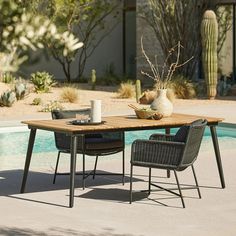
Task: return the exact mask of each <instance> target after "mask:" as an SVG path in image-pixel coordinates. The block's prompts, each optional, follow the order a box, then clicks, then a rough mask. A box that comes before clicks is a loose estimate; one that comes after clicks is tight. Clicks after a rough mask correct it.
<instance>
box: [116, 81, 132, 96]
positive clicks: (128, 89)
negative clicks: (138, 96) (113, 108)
mask: <svg viewBox="0 0 236 236" xmlns="http://www.w3.org/2000/svg"><path fill="white" fill-rule="evenodd" d="M134 96H135V85H134V84H133V82H132V81H127V82H123V83H121V84H120V87H119V89H118V97H119V98H132V97H134Z"/></svg>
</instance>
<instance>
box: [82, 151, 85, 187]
mask: <svg viewBox="0 0 236 236" xmlns="http://www.w3.org/2000/svg"><path fill="white" fill-rule="evenodd" d="M82 184H83V190H84V189H85V154H84V153H83V183H82Z"/></svg>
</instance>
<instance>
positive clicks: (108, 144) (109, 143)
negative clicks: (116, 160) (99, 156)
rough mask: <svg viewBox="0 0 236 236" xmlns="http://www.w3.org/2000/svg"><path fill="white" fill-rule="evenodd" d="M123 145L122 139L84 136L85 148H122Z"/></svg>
mask: <svg viewBox="0 0 236 236" xmlns="http://www.w3.org/2000/svg"><path fill="white" fill-rule="evenodd" d="M123 146H124V144H123V141H122V140H120V139H111V138H86V139H85V149H86V150H106V149H113V148H114V149H115V148H122V147H123Z"/></svg>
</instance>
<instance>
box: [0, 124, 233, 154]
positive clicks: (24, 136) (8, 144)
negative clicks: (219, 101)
mask: <svg viewBox="0 0 236 236" xmlns="http://www.w3.org/2000/svg"><path fill="white" fill-rule="evenodd" d="M160 132H161V133H164V130H156V131H155V130H149V131H132V132H126V134H125V143H126V144H127V145H130V144H131V143H132V142H133V141H134V140H135V139H140V138H143V139H148V138H149V136H150V135H151V134H153V133H160ZM175 132H176V129H171V133H175ZM217 135H218V138H219V143H220V146H221V147H222V146H223V147H224V148H227V149H230V148H235V147H236V128H232V127H217ZM28 139H29V131H23V132H4V133H0V156H9V155H22V154H23V155H25V154H26V150H27V144H28ZM210 143H211V144H210ZM208 145H212V141H211V134H210V129H209V128H206V130H205V133H204V139H203V143H202V148H203V149H205V148H207V146H208ZM55 151H57V149H56V147H55V143H54V134H53V133H52V132H48V131H42V130H39V131H37V134H36V139H35V145H34V152H35V153H41V152H55Z"/></svg>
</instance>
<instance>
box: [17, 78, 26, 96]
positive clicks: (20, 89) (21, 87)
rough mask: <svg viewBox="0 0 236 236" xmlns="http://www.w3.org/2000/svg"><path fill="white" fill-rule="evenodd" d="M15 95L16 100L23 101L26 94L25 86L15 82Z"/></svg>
mask: <svg viewBox="0 0 236 236" xmlns="http://www.w3.org/2000/svg"><path fill="white" fill-rule="evenodd" d="M15 93H16V99H17V100H21V99H23V98H24V97H25V94H26V85H25V84H23V83H21V82H17V83H16V84H15Z"/></svg>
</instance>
